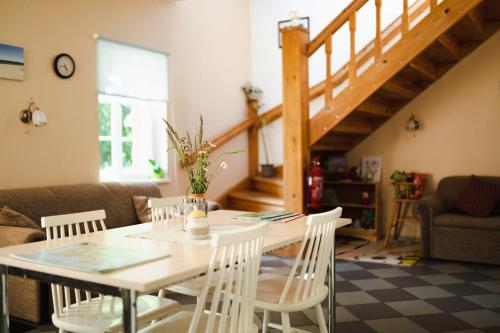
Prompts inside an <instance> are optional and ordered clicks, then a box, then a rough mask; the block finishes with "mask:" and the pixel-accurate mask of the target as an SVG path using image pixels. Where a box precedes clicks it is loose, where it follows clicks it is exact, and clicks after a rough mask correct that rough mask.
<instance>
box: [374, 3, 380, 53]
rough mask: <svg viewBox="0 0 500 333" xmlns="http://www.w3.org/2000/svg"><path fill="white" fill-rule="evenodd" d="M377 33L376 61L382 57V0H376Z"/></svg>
mask: <svg viewBox="0 0 500 333" xmlns="http://www.w3.org/2000/svg"><path fill="white" fill-rule="evenodd" d="M375 10H376V12H375V13H376V33H375V60H379V59H380V56H381V55H382V16H381V12H382V0H375Z"/></svg>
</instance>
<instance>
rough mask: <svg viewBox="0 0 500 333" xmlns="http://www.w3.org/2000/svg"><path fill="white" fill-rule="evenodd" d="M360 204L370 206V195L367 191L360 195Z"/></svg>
mask: <svg viewBox="0 0 500 333" xmlns="http://www.w3.org/2000/svg"><path fill="white" fill-rule="evenodd" d="M361 203H362V204H363V205H369V204H371V196H370V193H368V191H364V192H362V193H361Z"/></svg>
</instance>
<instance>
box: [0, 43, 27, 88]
mask: <svg viewBox="0 0 500 333" xmlns="http://www.w3.org/2000/svg"><path fill="white" fill-rule="evenodd" d="M0 79H10V80H20V81H22V80H23V79H24V49H23V48H22V47H17V46H12V45H6V44H0Z"/></svg>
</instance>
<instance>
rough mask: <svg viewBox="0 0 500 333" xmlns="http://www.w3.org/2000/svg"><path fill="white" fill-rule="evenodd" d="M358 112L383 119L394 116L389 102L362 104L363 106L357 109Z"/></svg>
mask: <svg viewBox="0 0 500 333" xmlns="http://www.w3.org/2000/svg"><path fill="white" fill-rule="evenodd" d="M356 111H358V112H362V113H366V114H370V115H373V116H377V117H383V118H389V117H391V116H392V115H393V114H394V109H393V107H391V106H390V105H389V103H388V102H387V103H383V102H379V101H377V102H372V101H370V100H366V101H364V102H363V103H361V105H359V106H358V107H357V108H356Z"/></svg>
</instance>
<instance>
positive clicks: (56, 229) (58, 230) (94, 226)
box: [42, 210, 180, 333]
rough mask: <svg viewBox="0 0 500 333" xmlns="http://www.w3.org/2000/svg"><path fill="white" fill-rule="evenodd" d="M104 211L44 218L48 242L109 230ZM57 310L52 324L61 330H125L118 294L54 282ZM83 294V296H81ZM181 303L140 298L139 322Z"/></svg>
mask: <svg viewBox="0 0 500 333" xmlns="http://www.w3.org/2000/svg"><path fill="white" fill-rule="evenodd" d="M105 218H106V213H105V212H104V210H96V211H90V212H83V213H75V214H66V215H57V216H48V217H42V227H43V228H45V229H46V233H47V241H48V242H54V241H55V240H57V239H61V238H68V237H75V236H80V235H85V234H91V233H95V232H100V231H103V230H106V224H105V223H104V220H105ZM51 291H52V302H53V305H54V313H53V315H52V323H53V324H54V325H55V326H56V327H57V328H58V329H59V333H62V332H67V331H69V332H81V333H98V332H118V331H120V330H121V329H122V309H123V307H122V300H121V298H119V297H112V296H104V295H99V296H98V297H92V295H91V293H90V292H88V291H81V290H79V289H73V288H69V287H63V286H62V285H59V284H51ZM82 296H83V297H82ZM179 306H180V305H179V303H177V302H175V301H172V300H168V299H165V298H160V297H155V296H150V295H143V296H141V297H139V298H138V301H137V313H138V323H139V324H142V325H144V324H147V323H149V322H151V321H152V320H155V319H159V318H163V317H165V316H166V315H168V314H170V313H172V312H173V311H174V310H175V309H177V308H178V307H179Z"/></svg>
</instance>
